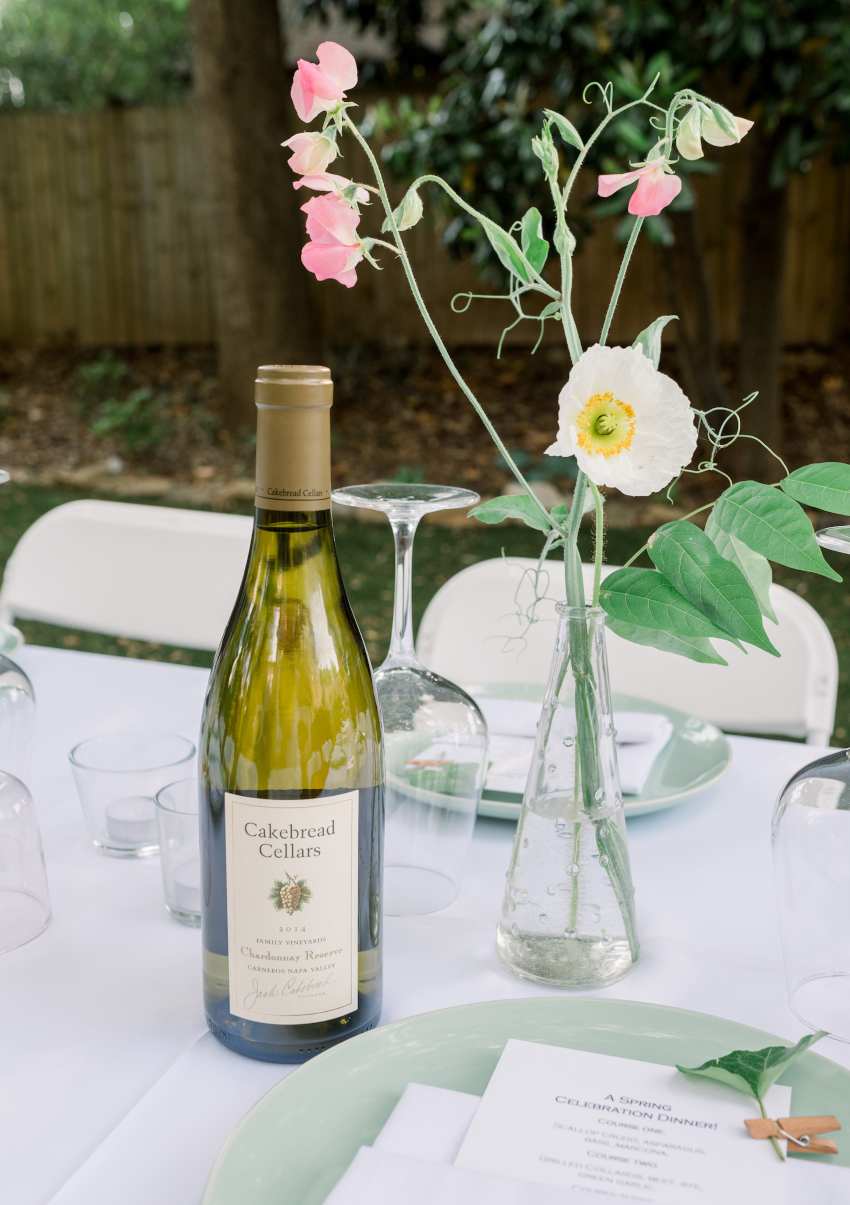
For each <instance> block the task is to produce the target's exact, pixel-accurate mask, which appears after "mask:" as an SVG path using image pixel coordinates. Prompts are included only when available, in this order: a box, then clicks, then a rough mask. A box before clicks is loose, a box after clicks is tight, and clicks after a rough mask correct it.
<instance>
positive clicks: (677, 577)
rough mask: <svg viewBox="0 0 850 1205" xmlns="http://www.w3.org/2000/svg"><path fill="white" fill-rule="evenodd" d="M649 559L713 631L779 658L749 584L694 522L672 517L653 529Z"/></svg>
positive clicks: (735, 566) (736, 567)
mask: <svg viewBox="0 0 850 1205" xmlns="http://www.w3.org/2000/svg"><path fill="white" fill-rule="evenodd" d="M649 556H650V559H651V561H652V563H653V565H655V567H656V569H658V570H659V571H660V572H661V573H663V574H664V576H665V577H666V579H667V581H668V582H670V584H671V585H672V586H673V587H674V588H675V589H676V590H678V591H679V593H680V594H682V595H683V596H684V597H685V598H687V599H688V601H689V602H692V603H693V604H694V606H695V607H697V609H698V610H700V611H702V612H703V614H704V615H707V616H708V618H709V619H710V620H711V621H712V622H713V623H715V624H716V625H717V626H718V628H720V629H721V630H722V631H724V632H728V633H729V635H730V636H734V637H735V638H736V639H738V640H744V641H746V642H747V643H748V644H752V645H754V646H755V647H756V648H760V649H763V650H764V651H765V652H766V653H773V654H774V655H775V656H778V655H779V654H778V653H777V651H776V649H775V648H774V646H773V645H772V644H771V642H770V640H769V639H768V637H767V634H766V632H765V630H764V621H763V619H762V614H761V608H760V607H759V604H758V600H757V599H756V596H755V594H754V593H753V591H752V587H751V586H750V583H749V581H748V580H747V578H746V577H745V576H744V574H743V573H742V572H741V570H740V569H739V568H738V566H737V565H735V564H733V563H732V562H731V561H728V560H726V558H725V557H722V556H721V555H720V553H719V552H718V551H717V549H716V548H715V546H714V544H713V543H712V541H711V539H710V537H709V536H707V535H706V534H705V532H704V531H703V530H702V529H701V528H699V527H697V525H696V524H695V523H689V522H687V521H686V520H684V519H678V520H676V521H674V522H672V523H665V524H664V525H663V527H659V529H658V531H657V532H656V533H655V535H654V536H653V538H652V540H651V541H650V544H649Z"/></svg>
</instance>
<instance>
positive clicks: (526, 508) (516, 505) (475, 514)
mask: <svg viewBox="0 0 850 1205" xmlns="http://www.w3.org/2000/svg"><path fill="white" fill-rule="evenodd" d="M469 514H470V516H471V517H472V518H473V519H477V520H478V521H479V523H504V521H505V519H519V521H520V522H521V523H524V524H525V525H526V527H533V528H534V530H535V531H548V530H549V525H548V524H547V522H546V519H545V518H544V516H543V515H542V514H541V513H540V510H539V508H538V507H537V506H536V505H535V504H534V503H533V502H532V501H531V499H530V498H529V497H528V495H527V494H508V495H506V496H505V497H502V498H490V499H488V501H487V502H480V503H479V504H478V506H474V507H473V508H472V510H471V511H470V512H469Z"/></svg>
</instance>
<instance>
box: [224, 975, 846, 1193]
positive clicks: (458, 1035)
mask: <svg viewBox="0 0 850 1205" xmlns="http://www.w3.org/2000/svg"><path fill="white" fill-rule="evenodd" d="M509 1038H524V1039H525V1040H526V1041H530V1042H548V1043H550V1044H551V1045H554V1046H567V1047H570V1048H572V1049H574V1050H590V1051H595V1052H597V1053H599V1054H615V1055H620V1056H621V1057H623V1058H632V1059H642V1060H644V1061H645V1062H649V1063H664V1064H667V1065H668V1066H672V1065H673V1064H675V1063H690V1064H696V1063H701V1062H703V1061H704V1060H706V1059H709V1058H714V1057H716V1056H717V1055H720V1054H725V1053H726V1052H727V1051H729V1050H733V1049H756V1048H759V1047H762V1046H769V1045H773V1044H776V1043H777V1042H781V1039H778V1038H776V1037H774V1036H773V1035H772V1034H769V1033H765V1032H764V1031H763V1030H760V1029H750V1028H749V1027H748V1026H746V1025H738V1024H737V1023H736V1022H734V1021H724V1020H721V1019H720V1018H719V1017H711V1016H707V1015H706V1014H705V1013H694V1012H686V1011H684V1010H682V1009H676V1008H666V1007H664V1006H662V1005H659V1004H639V1003H635V1002H633V1001H629V1000H600V999H597V998H592V997H573V998H565V997H562V996H544V997H538V998H536V999H528V1000H498V1001H493V1002H491V1003H487V1004H468V1005H464V1006H462V1007H460V1008H448V1009H444V1010H442V1011H440V1012H432V1013H424V1014H423V1015H421V1016H418V1017H410V1018H408V1019H407V1020H404V1021H398V1022H396V1023H395V1024H392V1025H385V1026H383V1027H381V1028H380V1029H376V1030H373V1031H372V1032H371V1033H367V1034H363V1035H362V1036H361V1037H359V1038H353V1039H352V1040H351V1041H350V1042H344V1043H343V1044H342V1045H341V1046H337V1047H334V1048H333V1049H332V1050H329V1051H328V1052H327V1053H326V1054H323V1055H320V1056H319V1057H318V1058H316V1059H314V1060H313V1061H312V1062H309V1063H306V1064H305V1065H304V1066H303V1067H300V1068H299V1069H298V1070H297V1071H296V1072H295V1073H294V1074H293V1075H290V1076H289V1077H288V1078H287V1079H285V1080H283V1081H282V1082H281V1083H280V1084H278V1085H277V1087H276V1088H273V1089H272V1091H271V1092H269V1093H268V1094H267V1095H266V1096H265V1097H264V1098H263V1099H262V1100H261V1101H260V1102H259V1104H258V1105H257V1106H256V1107H255V1108H254V1109H253V1110H252V1112H251V1113H249V1114H248V1116H247V1117H246V1118H245V1119H244V1120H243V1121H242V1122H241V1123H240V1125H239V1126H238V1127H237V1129H236V1130H235V1131H234V1132H233V1134H232V1135H231V1137H230V1138H229V1140H228V1142H227V1144H226V1145H225V1147H224V1150H223V1151H222V1153H221V1155H220V1156H219V1158H218V1161H217V1162H216V1164H215V1166H214V1168H213V1171H212V1174H211V1176H210V1180H209V1183H208V1185H207V1190H206V1193H205V1194H204V1199H203V1205H296V1203H297V1205H321V1203H322V1202H323V1201H324V1200H325V1198H326V1196H327V1195H328V1193H329V1192H330V1190H331V1189H332V1188H333V1186H334V1184H336V1182H337V1181H338V1180H339V1178H340V1176H341V1175H342V1174H343V1172H344V1171H345V1169H346V1168H347V1167H348V1165H349V1164H350V1163H351V1160H352V1159H353V1158H354V1155H355V1154H356V1152H357V1150H358V1149H359V1148H360V1147H361V1146H363V1145H364V1144H370V1143H372V1142H373V1141H374V1140H375V1138H376V1136H377V1134H378V1133H379V1131H380V1129H381V1127H382V1126H383V1124H384V1122H385V1121H386V1120H387V1118H388V1117H389V1115H390V1113H391V1112H392V1110H393V1108H394V1107H395V1105H396V1103H397V1102H398V1100H399V1097H400V1096H401V1094H402V1092H403V1091H404V1089H405V1088H406V1086H407V1085H408V1084H409V1083H411V1082H416V1083H422V1084H433V1085H435V1086H436V1087H440V1088H456V1089H459V1090H460V1091H463V1092H474V1093H476V1094H478V1095H480V1094H481V1093H482V1092H483V1091H484V1089H485V1087H486V1086H487V1081H488V1080H489V1078H490V1076H491V1074H492V1072H493V1069H494V1067H495V1066H496V1063H497V1061H498V1058H499V1055H500V1054H501V1052H502V1049H503V1048H504V1045H505V1043H506V1042H507V1040H508V1039H509ZM781 1082H782V1083H784V1084H789V1085H790V1086H791V1087H792V1088H793V1089H794V1098H793V1100H794V1103H793V1108H794V1112H795V1113H797V1114H802V1115H804V1116H805V1115H811V1114H820V1113H834V1114H835V1115H836V1116H837V1117H838V1118H839V1120H840V1121H841V1122H842V1125H843V1126H844V1127H845V1129H846V1128H847V1127H848V1126H850V1071H847V1070H845V1069H844V1068H843V1067H839V1066H838V1065H837V1064H836V1063H832V1062H830V1061H829V1060H828V1059H825V1058H823V1057H822V1056H821V1055H817V1054H814V1053H809V1054H806V1055H804V1056H803V1057H802V1058H801V1059H800V1060H799V1062H797V1063H796V1064H795V1065H794V1067H793V1068H792V1069H791V1070H790V1071H789V1072H788V1073H787V1074H786V1075H783V1076H782V1079H781ZM730 1091H732V1089H730ZM753 1107H754V1104H753V1102H752V1101H749V1100H748V1098H747V1097H745V1096H743V1095H742V1096H741V1120H742V1122H743V1120H744V1118H745V1117H748V1116H751V1115H752V1112H753ZM803 1157H804V1158H806V1159H816V1158H818V1156H815V1155H806V1156H803ZM831 1162H834V1163H837V1164H839V1165H841V1166H843V1167H848V1166H850V1144H848V1143H846V1142H845V1143H843V1144H842V1153H841V1154H840V1155H839V1156H837V1157H835V1158H833V1159H832V1160H831Z"/></svg>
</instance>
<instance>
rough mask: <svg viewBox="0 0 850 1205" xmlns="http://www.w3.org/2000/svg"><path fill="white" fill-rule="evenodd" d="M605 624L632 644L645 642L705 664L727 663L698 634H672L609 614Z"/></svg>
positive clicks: (666, 651) (652, 646)
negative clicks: (640, 626)
mask: <svg viewBox="0 0 850 1205" xmlns="http://www.w3.org/2000/svg"><path fill="white" fill-rule="evenodd" d="M607 625H608V628H609V629H610V630H611V631H612V632H614V633H615V634H616V635H617V636H622V638H623V640H631V642H632V644H646V645H649V646H650V648H654V649H661V650H662V652H665V653H677V654H678V655H679V656H680V657H688V658H689V659H690V660H691V661H701V662H703V663H704V664H705V665H727V664H728V662H727V661H726V660H725V659H724V658H723V657H721V656H720V654H719V653H718V651H717V649H716V648H715V647H714V645H713V644H712V643H711V641H710V640H705V639H704V638H702V637H700V636H673V635H671V634H670V632H659V631H658V630H657V629H655V628H639V627H637V626H636V625H635V624H633V623H625V622H624V621H623V620H620V619H612V617H611V616H610V615H609V616H608V620H607Z"/></svg>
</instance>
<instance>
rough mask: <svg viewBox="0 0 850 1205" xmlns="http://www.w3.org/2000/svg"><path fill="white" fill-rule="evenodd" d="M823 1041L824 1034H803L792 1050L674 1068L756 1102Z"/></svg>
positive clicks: (735, 1053) (745, 1053) (768, 1049)
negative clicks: (717, 1083) (721, 1085)
mask: <svg viewBox="0 0 850 1205" xmlns="http://www.w3.org/2000/svg"><path fill="white" fill-rule="evenodd" d="M823 1037H826V1032H825V1030H822V1029H819V1030H818V1031H817V1033H809V1034H806V1036H805V1037H804V1038H801V1039H800V1041H799V1042H797V1044H796V1045H795V1046H765V1047H763V1048H762V1049H761V1050H732V1051H731V1052H730V1053H729V1054H724V1055H722V1056H721V1057H720V1058H719V1059H709V1060H708V1062H707V1063H701V1064H700V1066H699V1067H682V1066H680V1065H679V1064H678V1063H677V1064H676V1068H677V1070H678V1071H681V1072H682V1073H683V1074H684V1075H693V1076H702V1077H703V1078H705V1079H713V1080H717V1081H719V1082H720V1083H721V1084H728V1085H729V1086H730V1087H731V1088H737V1090H738V1091H739V1092H746V1093H751V1094H752V1095H753V1096H755V1098H756V1100H761V1098H762V1097H763V1096H764V1094H765V1092H767V1090H768V1088H770V1087H772V1085H773V1084H775V1083H776V1081H777V1080H778V1079H779V1077H780V1075H782V1073H783V1072H784V1071H785V1070H786V1068H788V1067H789V1066H790V1065H791V1063H793V1062H794V1060H795V1059H797V1058H799V1056H800V1055H801V1054H804V1053H805V1051H807V1050H808V1049H809V1047H810V1046H813V1045H814V1043H815V1042H819V1041H820V1039H821V1038H823Z"/></svg>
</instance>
